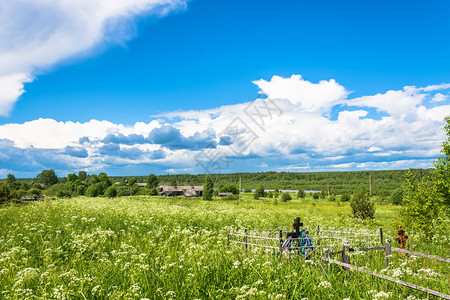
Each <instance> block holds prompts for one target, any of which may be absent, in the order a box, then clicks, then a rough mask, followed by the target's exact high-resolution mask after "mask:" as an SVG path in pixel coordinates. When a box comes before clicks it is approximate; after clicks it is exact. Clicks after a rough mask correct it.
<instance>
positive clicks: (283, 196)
mask: <svg viewBox="0 0 450 300" xmlns="http://www.w3.org/2000/svg"><path fill="white" fill-rule="evenodd" d="M289 200H292V196H291V194H289V193H282V194H281V201H283V202H288V201H289Z"/></svg>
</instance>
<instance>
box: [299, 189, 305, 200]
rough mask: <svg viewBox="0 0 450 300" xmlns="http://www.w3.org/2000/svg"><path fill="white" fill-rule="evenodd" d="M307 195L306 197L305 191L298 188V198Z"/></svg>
mask: <svg viewBox="0 0 450 300" xmlns="http://www.w3.org/2000/svg"><path fill="white" fill-rule="evenodd" d="M305 197H306V193H305V191H304V190H298V193H297V198H298V199H305Z"/></svg>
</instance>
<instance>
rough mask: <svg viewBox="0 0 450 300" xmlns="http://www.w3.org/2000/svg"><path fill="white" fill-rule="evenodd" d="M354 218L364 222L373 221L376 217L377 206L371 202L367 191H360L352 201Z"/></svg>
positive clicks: (354, 195)
mask: <svg viewBox="0 0 450 300" xmlns="http://www.w3.org/2000/svg"><path fill="white" fill-rule="evenodd" d="M350 207H351V208H352V212H353V216H354V217H356V218H359V219H362V220H365V219H373V217H374V215H375V205H374V204H373V203H372V202H371V201H370V200H369V197H368V194H367V192H366V191H365V190H359V191H357V192H356V193H355V194H353V197H352V199H351V200H350Z"/></svg>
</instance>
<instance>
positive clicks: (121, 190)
mask: <svg viewBox="0 0 450 300" xmlns="http://www.w3.org/2000/svg"><path fill="white" fill-rule="evenodd" d="M116 190H117V196H119V197H122V196H129V195H130V190H129V189H128V187H127V186H119V187H117V188H116Z"/></svg>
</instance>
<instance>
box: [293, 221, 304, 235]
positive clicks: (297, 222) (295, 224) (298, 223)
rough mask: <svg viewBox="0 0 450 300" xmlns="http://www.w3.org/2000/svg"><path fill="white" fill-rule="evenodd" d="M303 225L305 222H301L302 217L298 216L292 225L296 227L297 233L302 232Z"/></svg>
mask: <svg viewBox="0 0 450 300" xmlns="http://www.w3.org/2000/svg"><path fill="white" fill-rule="evenodd" d="M301 226H303V223H301V222H300V218H296V219H295V220H294V224H292V227H294V229H295V232H296V233H300V227H301Z"/></svg>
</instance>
